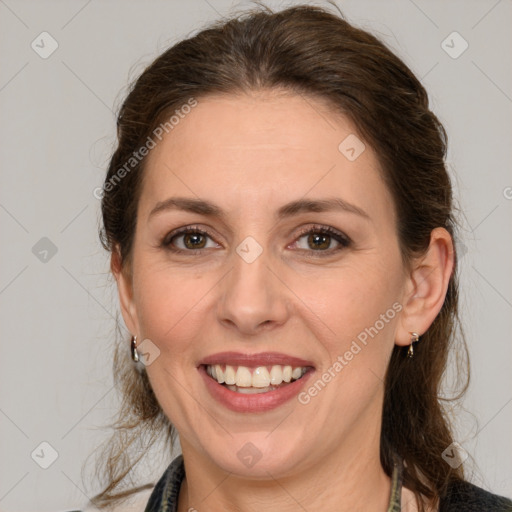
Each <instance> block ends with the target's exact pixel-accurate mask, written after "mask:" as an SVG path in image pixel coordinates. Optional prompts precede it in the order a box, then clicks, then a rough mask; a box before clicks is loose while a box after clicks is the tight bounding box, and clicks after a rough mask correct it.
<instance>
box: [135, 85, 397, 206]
mask: <svg viewBox="0 0 512 512" xmlns="http://www.w3.org/2000/svg"><path fill="white" fill-rule="evenodd" d="M345 141H348V142H347V143H346V142H345ZM340 144H341V146H340ZM347 146H349V147H347ZM347 149H348V150H349V153H347V152H346V151H347ZM352 149H354V151H352V152H351V151H350V150H352ZM361 151H362V152H361ZM354 152H356V153H355V155H356V156H357V155H358V154H359V153H360V154H359V156H357V158H355V159H354V158H353V156H354ZM347 156H348V157H350V158H348V157H347ZM326 192H329V193H330V194H331V195H332V194H336V193H337V192H339V194H342V195H348V196H351V197H352V199H358V200H363V202H364V203H368V204H371V203H372V201H377V200H378V199H379V198H380V200H381V201H382V198H383V197H384V199H386V200H387V201H388V202H389V200H390V197H389V194H388V193H387V189H386V187H385V185H384V183H383V180H382V178H381V171H380V169H379V163H378V159H377V158H376V155H375V154H374V152H373V150H372V149H371V148H370V147H369V146H368V145H367V144H363V142H362V141H361V140H360V138H359V137H358V136H357V135H356V131H355V127H354V126H353V125H352V123H351V122H350V121H349V120H348V119H347V118H346V117H344V116H342V115H340V114H335V113H334V112H333V110H332V108H330V107H329V105H328V104H327V103H326V102H322V101H320V100H318V99H317V98H312V97H306V96H303V95H297V94H290V93H280V92H274V91H265V92H259V93H254V94H251V95H237V96H208V97H205V98H203V99H201V98H200V99H198V100H197V106H195V107H194V108H192V109H191V110H190V112H189V113H188V114H186V115H183V116H182V118H180V120H179V122H178V123H177V124H175V125H174V127H173V129H172V130H171V131H169V133H168V134H167V135H165V136H164V137H163V140H162V141H161V142H160V143H158V144H157V146H156V147H155V148H154V149H153V150H152V151H151V153H150V155H149V157H148V160H147V163H146V170H145V177H144V187H143V194H142V196H141V203H144V204H142V205H141V207H142V208H143V209H148V208H150V207H151V204H150V203H151V202H155V201H161V200H163V199H166V197H167V196H169V195H189V196H198V197H208V198H210V199H212V200H214V201H217V202H223V203H229V202H230V201H231V202H232V203H233V204H232V206H233V207H235V206H234V202H233V201H234V195H235V194H236V196H238V197H240V196H242V197H244V198H245V204H246V205H249V204H251V201H253V203H252V204H253V205H254V207H256V206H257V205H258V204H259V205H260V208H261V206H262V205H263V204H266V203H262V202H261V201H265V202H276V204H277V202H278V201H279V199H280V198H281V199H282V200H281V201H280V202H281V203H282V202H285V200H286V199H287V198H288V199H298V198H300V197H303V196H305V195H306V194H308V195H315V193H317V194H324V195H325V193H326ZM363 195H364V196H366V197H365V198H363V197H362V196H363ZM232 196H233V197H232ZM288 196H289V197H288ZM357 196H361V197H359V198H358V197H357ZM267 204H268V203H267ZM388 209H389V204H388Z"/></svg>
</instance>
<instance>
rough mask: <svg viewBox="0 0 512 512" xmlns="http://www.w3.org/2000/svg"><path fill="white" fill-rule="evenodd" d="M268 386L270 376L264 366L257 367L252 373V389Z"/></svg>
mask: <svg viewBox="0 0 512 512" xmlns="http://www.w3.org/2000/svg"><path fill="white" fill-rule="evenodd" d="M269 384H270V374H269V373H268V370H267V369H266V368H265V367H264V366H258V368H256V369H255V370H254V371H253V372H252V387H253V388H266V387H267V386H268V385H269Z"/></svg>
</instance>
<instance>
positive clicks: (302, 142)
mask: <svg viewBox="0 0 512 512" xmlns="http://www.w3.org/2000/svg"><path fill="white" fill-rule="evenodd" d="M355 133H356V131H355V129H354V127H353V126H352V125H351V123H350V122H349V121H348V120H347V119H346V118H344V117H342V116H339V115H337V116H335V115H334V114H333V111H332V109H329V108H328V106H327V105H325V104H323V103H321V102H320V101H319V100H318V99H313V98H307V100H306V98H304V97H301V96H298V95H293V94H291V93H290V94H285V93H282V92H278V91H259V92H257V93H251V94H250V95H243V96H209V97H206V98H202V99H199V102H198V105H197V106H196V107H195V108H194V109H192V111H191V112H190V114H188V115H187V116H186V117H185V119H183V120H181V121H180V123H179V124H178V125H177V126H176V127H175V128H174V129H173V130H172V132H170V133H169V134H168V135H166V136H165V137H164V139H163V140H162V142H160V143H159V144H158V145H157V146H156V148H155V149H153V150H152V152H151V154H150V155H149V158H148V161H147V165H146V169H145V178H144V183H143V188H142V193H141V197H140V202H139V205H138V220H137V225H136V231H135V239H134V244H133V253H132V259H131V263H130V265H129V266H124V267H122V266H121V264H120V260H119V256H118V254H116V253H114V254H113V258H112V270H113V272H114V275H115V276H116V279H117V283H118V288H119V294H120V301H121V307H122V313H123V317H124V320H125V323H126V325H127V327H128V329H129V330H130V331H131V332H132V333H133V334H136V335H137V337H138V340H144V339H149V340H151V342H152V343H154V344H155V345H156V346H157V347H158V349H159V350H160V354H159V356H158V357H157V358H156V359H155V361H154V362H153V363H152V364H151V365H149V366H147V372H148V376H149V379H150V381H151V384H152V386H153V389H154V391H155V393H156V396H157V398H158V400H159V403H160V404H161V406H162V408H163V410H164V412H165V414H166V415H167V416H168V417H169V419H170V420H171V422H172V423H173V424H174V425H175V427H176V428H177V430H178V432H179V434H180V440H181V446H182V451H183V456H184V460H185V468H186V472H187V478H186V480H185V481H184V483H183V485H182V488H181V492H180V497H179V511H180V512H183V511H186V510H188V509H189V507H194V508H195V509H197V510H198V511H201V510H209V511H220V510H222V511H235V510H244V511H250V510H257V511H260V510H280V511H288V510H293V511H296V510H297V509H298V507H299V505H298V503H300V505H301V506H302V507H304V509H305V510H320V507H321V510H323V511H324V512H329V511H336V512H339V511H340V510H341V511H345V510H346V511H349V510H350V511H354V510H383V511H384V510H386V509H387V505H388V501H389V493H390V486H391V482H390V478H389V477H388V476H387V475H386V474H385V472H384V470H383V468H382V466H381V464H380V459H379V440H380V430H381V419H380V414H381V409H382V403H383V391H384V383H383V378H384V375H385V372H386V368H387V364H388V361H389V358H390V355H391V352H392V349H393V346H394V345H395V344H397V345H401V346H406V345H409V344H410V339H411V335H410V332H412V331H414V332H417V333H419V334H423V333H424V332H425V331H427V329H428V328H429V326H430V325H431V323H432V322H433V320H434V318H435V317H436V315H437V314H438V312H439V310H440V309H441V306H442V304H443V300H444V297H445V294H446V290H447V286H448V281H449V277H450V274H451V272H452V268H453V247H452V241H451V238H450V235H449V234H448V233H447V232H446V231H445V230H444V229H442V228H438V229H436V230H434V231H433V232H432V236H431V243H430V247H429V249H428V251H427V252H426V254H425V255H424V256H422V257H421V258H418V259H417V260H414V261H413V262H412V263H411V265H410V266H408V267H404V264H403V262H402V259H401V253H400V248H399V243H398V239H397V234H396V215H395V210H394V207H393V199H392V197H391V195H390V193H389V191H388V190H387V188H386V186H385V184H384V182H383V180H382V178H381V171H380V168H379V162H378V155H376V154H375V153H374V151H373V150H372V148H371V147H370V146H369V145H368V144H366V149H365V150H364V151H363V153H362V154H361V155H360V156H359V157H358V158H357V159H356V160H355V161H353V162H351V161H349V160H348V159H347V158H346V157H345V156H344V154H342V153H341V152H340V151H339V150H338V146H339V144H340V142H341V141H343V140H344V139H345V138H346V137H347V136H348V135H350V134H355ZM177 196H181V197H189V198H195V199H197V198H200V199H204V200H208V201H211V202H214V203H215V204H217V205H218V206H219V207H220V208H222V210H224V211H225V213H226V219H225V220H220V219H217V218H211V217H208V216H205V215H202V214H198V213H190V212H185V211H180V210H166V211H162V212H160V213H158V214H155V215H153V216H151V215H150V212H151V211H152V210H153V209H154V207H155V205H156V204H158V203H159V202H161V201H164V200H166V199H168V198H170V197H177ZM332 197H338V198H342V199H343V200H344V201H346V202H348V203H351V204H352V205H355V206H357V207H358V208H360V209H362V210H364V212H366V214H367V216H368V217H367V218H365V217H363V216H360V215H356V214H354V213H350V212H346V211H337V210H333V211H328V212H304V213H300V214H297V215H294V216H292V217H289V218H285V219H282V220H278V221H276V218H275V212H276V211H277V210H278V209H279V207H281V206H282V205H283V204H285V203H288V202H290V201H293V200H297V199H302V198H307V199H320V198H332ZM190 224H194V225H197V226H198V227H199V228H200V229H207V230H208V231H209V232H210V233H211V234H212V238H209V237H205V238H201V237H200V238H199V241H200V246H201V247H203V248H202V249H200V250H201V251H202V252H201V253H200V254H191V253H192V251H191V249H187V246H185V245H184V244H185V241H186V239H187V238H186V237H184V236H181V237H178V238H176V239H174V241H173V243H174V246H175V247H177V248H181V249H183V250H184V251H187V250H188V251H189V253H188V254H176V253H173V252H171V251H170V250H169V247H167V248H166V247H162V245H161V243H162V240H163V239H164V238H165V237H166V236H167V235H169V233H171V231H173V230H175V229H177V228H180V227H184V226H187V225H190ZM313 225H320V226H322V227H323V226H325V227H327V226H330V227H332V228H334V229H336V230H338V231H341V232H342V233H344V234H345V235H347V236H348V237H349V238H350V239H351V240H352V243H351V245H349V246H348V247H341V246H340V244H339V243H338V242H337V241H336V240H335V239H334V238H327V242H326V245H327V247H328V249H327V250H324V251H323V252H322V254H324V256H322V254H320V252H321V251H320V249H318V248H317V247H316V246H315V245H314V244H313V243H312V242H309V243H308V236H307V235H303V234H302V235H301V233H300V228H302V227H305V228H308V227H313ZM247 236H251V237H253V238H254V239H255V240H256V241H257V242H258V244H259V245H260V246H261V248H262V249H263V252H262V254H261V255H260V256H259V257H258V258H257V259H256V260H255V261H254V262H252V263H247V262H246V261H244V259H242V258H241V257H240V256H239V255H238V254H237V252H236V248H237V246H238V245H239V244H240V243H241V242H242V240H244V239H245V238H246V237H247ZM188 243H189V245H188V246H190V245H191V244H190V240H189V242H188ZM201 244H202V245H201ZM171 247H172V246H171ZM338 247H341V250H339V251H336V250H335V249H336V248H338ZM325 254H326V255H325ZM394 303H399V304H400V305H401V306H402V309H401V311H400V312H399V313H398V314H396V316H394V318H393V319H391V320H389V321H388V322H387V323H386V324H385V327H384V328H382V329H381V330H380V331H379V332H378V334H377V335H376V336H374V337H373V338H372V339H370V341H369V342H368V344H367V345H366V346H364V347H363V348H362V350H361V351H360V352H359V353H358V354H357V355H356V356H354V358H353V359H352V360H351V361H350V362H349V364H347V365H346V366H345V367H344V368H343V370H342V371H340V372H338V373H337V374H336V377H335V378H333V379H332V380H331V381H330V382H329V383H328V385H326V386H325V388H324V389H322V391H321V392H319V393H318V395H317V396H315V397H313V398H312V399H311V401H310V402H309V403H308V404H305V405H304V404H301V403H299V402H298V401H297V400H296V399H292V400H290V401H289V402H287V403H286V404H284V405H281V406H280V407H278V408H277V409H274V410H271V411H268V412H262V413H245V414H242V413H238V412H234V411H231V410H229V409H227V408H225V407H223V406H222V405H220V404H219V403H218V402H216V401H214V400H213V399H212V398H211V395H210V394H209V392H208V390H207V389H206V387H205V385H204V382H203V380H202V378H201V377H200V375H199V374H198V371H197V368H196V367H197V365H198V363H199V361H200V360H201V359H202V358H204V357H205V356H207V355H210V354H214V353H216V352H221V351H228V350H233V351H241V352H244V351H247V352H248V353H257V352H263V351H278V352H283V353H285V354H289V355H293V356H297V357H301V358H304V359H307V360H310V361H312V362H313V363H314V366H315V372H316V375H314V376H313V378H312V379H311V381H310V382H314V381H316V380H317V378H318V377H319V376H321V375H322V373H324V372H325V371H327V369H328V368H329V367H331V366H332V364H333V362H334V361H336V359H337V357H338V356H340V355H343V354H344V353H345V352H346V351H347V350H349V348H350V345H351V343H352V341H353V340H354V339H356V337H357V335H358V334H359V333H361V332H362V331H364V329H365V328H368V327H370V326H373V325H374V324H375V323H376V321H377V320H378V319H379V318H381V317H380V315H382V314H385V313H386V311H387V310H388V309H389V308H391V307H392V305H393V304H394ZM248 442H251V443H252V444H254V445H255V446H256V447H257V449H258V450H259V452H260V453H261V459H260V460H259V461H258V462H257V463H256V464H255V465H254V466H253V467H252V468H248V467H246V466H245V465H244V464H242V463H241V461H240V460H239V458H238V457H237V452H238V451H239V450H240V449H241V448H242V447H243V446H244V445H245V444H246V443H248ZM403 503H404V508H403V510H416V506H415V504H414V500H413V496H412V493H411V492H410V491H408V490H407V489H405V488H404V490H403ZM299 508H300V507H299Z"/></svg>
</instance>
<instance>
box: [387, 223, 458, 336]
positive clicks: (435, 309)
mask: <svg viewBox="0 0 512 512" xmlns="http://www.w3.org/2000/svg"><path fill="white" fill-rule="evenodd" d="M453 265H454V252H453V241H452V237H451V236H450V234H449V233H448V231H447V230H446V229H444V228H436V229H434V230H432V233H431V235H430V245H429V247H428V249H427V252H426V253H425V254H424V255H423V256H421V257H420V258H418V259H417V260H416V261H414V262H413V263H412V268H411V271H410V275H409V278H408V281H407V284H406V292H405V294H404V300H403V309H402V312H401V315H400V321H399V325H398V328H397V332H396V335H395V343H396V344H397V345H401V346H406V345H410V343H411V332H415V333H418V334H419V335H423V334H424V333H425V332H426V331H427V330H428V329H429V327H430V326H431V325H432V322H433V321H434V319H435V318H436V316H437V315H438V314H439V311H441V308H442V306H443V303H444V300H445V297H446V292H447V290H448V285H449V282H450V278H451V275H452V272H453Z"/></svg>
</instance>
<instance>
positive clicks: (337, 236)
mask: <svg viewBox="0 0 512 512" xmlns="http://www.w3.org/2000/svg"><path fill="white" fill-rule="evenodd" d="M187 234H199V235H202V236H207V237H209V238H210V239H212V240H214V237H213V235H212V234H211V233H209V232H208V231H207V230H205V229H201V228H199V227H198V226H185V227H183V228H180V229H178V230H176V231H172V232H171V233H169V234H168V235H167V236H166V237H165V238H164V239H163V240H162V243H161V246H162V247H163V248H165V249H167V250H169V251H171V252H174V253H176V254H188V255H200V254H201V253H203V252H204V250H205V249H177V248H175V247H172V241H173V240H174V239H175V238H177V237H179V236H183V235H187ZM310 234H320V235H328V236H330V237H332V238H333V239H334V240H336V242H338V243H339V246H338V247H337V248H335V249H322V250H318V251H315V250H308V249H299V250H300V251H304V252H306V253H312V254H308V257H314V258H316V257H320V258H322V257H326V256H330V255H332V254H333V253H336V252H339V251H341V250H342V249H346V248H347V247H349V246H350V245H351V244H352V241H351V240H350V238H349V237H348V236H346V235H345V234H343V233H341V232H339V231H337V230H335V229H334V228H331V227H329V226H319V225H314V226H310V227H308V228H305V229H303V230H302V231H301V232H300V233H299V235H298V236H297V238H296V239H295V241H294V242H293V243H295V242H297V241H298V240H300V239H301V238H302V237H303V236H305V235H310Z"/></svg>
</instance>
